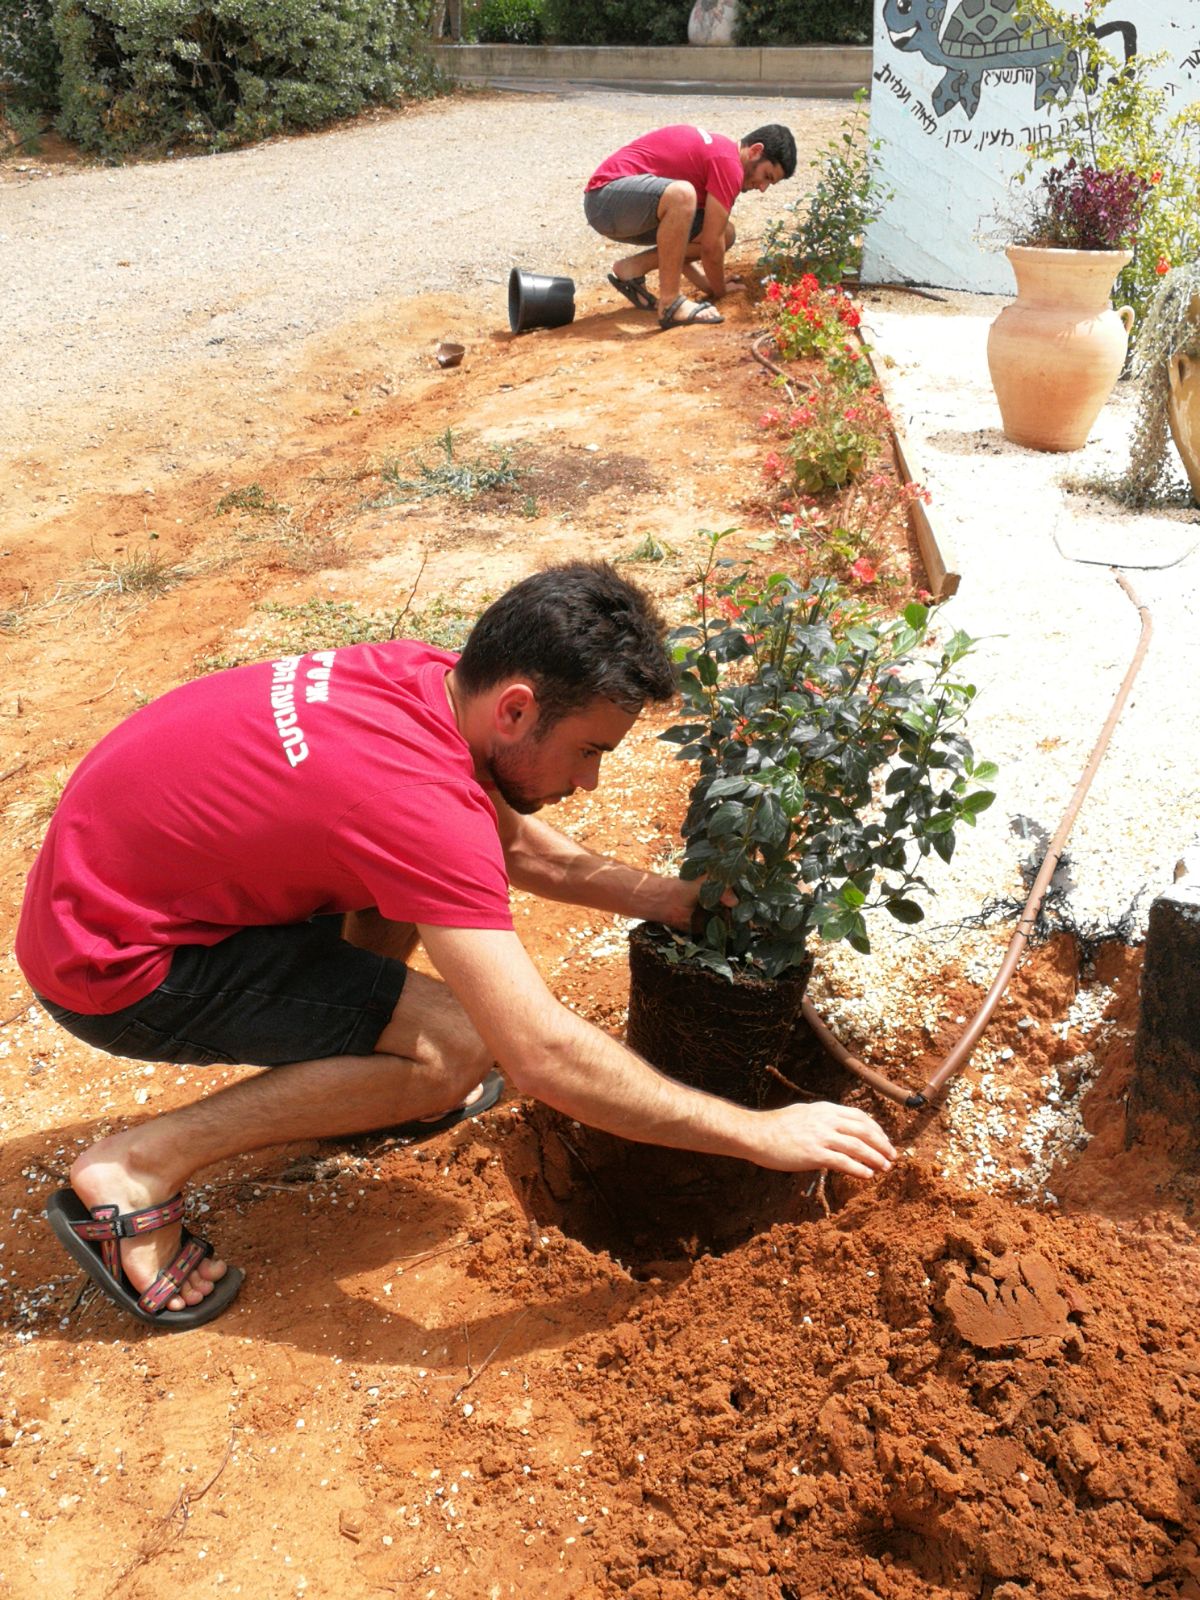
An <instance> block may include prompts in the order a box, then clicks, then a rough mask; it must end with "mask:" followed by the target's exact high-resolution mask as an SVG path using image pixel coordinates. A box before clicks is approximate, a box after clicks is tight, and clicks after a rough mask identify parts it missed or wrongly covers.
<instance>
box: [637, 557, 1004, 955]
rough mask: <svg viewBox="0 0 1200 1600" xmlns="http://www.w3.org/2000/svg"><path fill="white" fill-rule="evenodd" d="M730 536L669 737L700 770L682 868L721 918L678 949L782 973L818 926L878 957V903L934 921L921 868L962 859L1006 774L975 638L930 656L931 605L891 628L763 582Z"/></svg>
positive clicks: (908, 610)
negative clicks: (982, 719)
mask: <svg viewBox="0 0 1200 1600" xmlns="http://www.w3.org/2000/svg"><path fill="white" fill-rule="evenodd" d="M729 532H732V530H731V529H726V530H724V532H722V533H709V534H708V539H709V541H710V555H709V561H708V565H707V568H706V570H705V572H704V575H703V577H702V580H701V588H700V593H701V599H700V617H699V620H698V622H697V623H696V624H694V625H690V626H687V627H683V628H677V629H676V630H675V631H674V633H673V634H672V635H671V638H672V642H673V644H674V647H675V655H676V659H677V660H678V661H679V662H680V665H681V668H682V670H681V674H680V688H681V691H682V694H683V703H684V709H683V720H681V721H680V722H679V723H678V724H676V725H675V726H674V727H672V728H668V729H667V731H666V732H665V733H664V734H663V735H662V737H663V738H664V739H666V740H668V741H670V742H671V743H674V744H678V745H681V746H682V748H681V749H680V751H679V757H680V759H681V760H687V759H691V760H695V761H698V762H699V763H700V776H699V777H698V778H697V780H696V783H695V784H694V786H693V788H692V792H691V797H690V802H689V805H688V811H687V816H686V818H685V820H684V824H683V837H684V840H685V849H684V856H683V865H682V868H681V875H682V876H683V877H684V878H703V880H704V882H703V883H702V885H701V888H700V907H701V908H702V915H701V917H699V918H698V919H697V922H701V921H702V922H703V927H702V928H698V927H697V924H696V923H694V924H693V937H692V938H691V939H685V938H684V937H683V936H682V935H679V934H676V935H674V936H673V939H674V945H675V954H674V956H673V957H671V956H669V957H668V959H675V960H684V961H691V962H696V963H698V964H700V965H703V966H708V967H711V968H712V969H713V970H714V971H717V972H720V973H722V974H723V975H724V976H726V977H729V976H731V975H732V972H733V970H734V969H735V968H736V969H737V970H739V971H742V972H746V971H749V972H752V973H754V974H755V975H758V976H762V977H768V978H775V977H778V976H779V975H780V974H781V973H783V972H786V971H787V970H788V969H789V968H790V967H795V966H799V965H801V964H802V962H803V961H804V960H805V948H806V945H807V943H808V941H809V940H810V939H811V938H812V937H813V936H814V935H817V936H819V937H821V938H823V939H826V940H837V939H845V940H847V941H848V942H849V943H850V944H851V945H852V946H853V947H854V948H855V949H856V950H862V951H866V950H868V949H869V948H870V946H869V944H868V940H867V929H866V924H865V922H864V919H863V913H864V912H865V911H867V910H869V909H871V908H872V907H874V906H882V907H885V908H886V909H887V910H888V911H889V912H891V914H892V916H893V917H895V918H896V919H897V920H898V921H899V922H903V923H914V922H919V921H921V919H922V917H923V915H924V913H923V912H922V910H921V907H920V905H919V904H918V902H917V900H916V898H914V896H915V895H916V894H918V893H920V892H921V891H922V890H927V889H928V887H929V886H928V884H927V883H926V882H925V880H924V878H923V877H922V876H921V873H920V867H921V864H922V862H923V860H924V859H926V858H928V856H929V855H930V854H931V853H933V854H935V855H937V856H939V857H940V858H941V859H942V860H943V861H949V860H950V858H951V855H952V854H953V852H954V842H955V830H956V828H958V827H959V825H960V824H963V823H965V824H967V825H968V826H973V825H974V823H975V819H976V817H977V816H978V815H979V814H980V813H981V812H983V811H985V810H986V809H987V808H988V806H989V805H991V803H992V801H993V799H994V798H995V796H994V795H993V794H992V793H991V791H990V790H988V789H986V788H984V787H982V786H983V785H984V784H985V783H987V782H988V781H989V780H990V779H991V778H992V777H993V776H994V775H995V772H996V768H995V767H994V766H993V765H992V764H991V763H990V762H976V760H975V757H974V753H973V751H972V749H971V746H970V744H969V743H968V741H967V739H966V738H965V736H964V733H963V725H964V720H965V717H966V714H967V710H968V707H969V706H970V704H971V701H972V699H973V698H974V695H975V690H974V687H973V686H972V685H971V684H969V683H967V682H964V681H963V680H962V678H961V677H960V676H959V671H958V666H959V663H960V662H961V661H962V659H963V657H964V656H966V655H967V654H968V652H969V651H970V649H971V647H972V644H973V643H974V641H973V640H971V639H970V638H968V636H967V635H966V634H965V633H961V632H955V633H952V634H950V635H949V636H948V637H947V638H945V639H944V640H943V641H942V644H941V648H940V650H937V651H936V652H934V653H933V659H932V661H929V660H927V659H923V658H924V657H926V656H927V654H928V653H929V646H930V645H931V643H932V640H931V636H930V625H931V620H932V616H933V613H932V612H931V610H930V608H929V607H928V606H924V605H919V604H917V603H915V602H914V603H913V604H911V605H908V606H906V607H905V608H904V612H903V615H902V616H899V617H895V618H892V619H890V620H886V621H878V620H875V619H872V618H871V617H870V616H869V615H868V614H867V613H866V612H865V610H864V609H863V607H862V606H861V604H860V603H859V602H856V601H855V600H854V598H853V597H852V596H850V595H848V594H846V593H845V592H844V591H843V590H840V589H839V587H838V586H837V584H835V583H833V582H832V581H831V580H829V579H818V580H817V581H815V582H814V583H813V584H811V585H809V586H808V587H807V588H806V587H804V586H803V585H801V584H799V583H797V582H796V581H795V580H794V579H792V578H789V577H788V576H787V575H786V574H784V573H773V574H771V576H770V577H768V578H767V579H766V580H765V582H763V583H761V584H755V583H753V582H751V581H750V580H749V579H748V577H747V575H746V571H745V569H744V568H740V569H739V568H738V567H737V566H736V564H735V563H732V562H729V561H725V560H718V559H717V558H716V550H717V547H718V545H719V543H720V541H721V540H722V539H723V538H724V537H725V535H726V534H727V533H729ZM721 569H724V570H723V571H722V570H721ZM726 890H732V892H733V894H734V896H736V902H735V904H733V905H732V906H727V905H725V904H723V903H722V897H723V896H724V894H725V891H726Z"/></svg>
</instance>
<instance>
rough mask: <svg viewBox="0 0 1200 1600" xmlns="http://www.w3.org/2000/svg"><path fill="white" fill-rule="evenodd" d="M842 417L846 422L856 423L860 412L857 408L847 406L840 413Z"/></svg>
mask: <svg viewBox="0 0 1200 1600" xmlns="http://www.w3.org/2000/svg"><path fill="white" fill-rule="evenodd" d="M842 416H843V417H844V418H845V420H846V421H847V422H857V421H858V419H859V418H860V417H861V416H862V411H861V410H860V408H859V407H858V406H847V407H846V409H845V410H844V411H843V412H842Z"/></svg>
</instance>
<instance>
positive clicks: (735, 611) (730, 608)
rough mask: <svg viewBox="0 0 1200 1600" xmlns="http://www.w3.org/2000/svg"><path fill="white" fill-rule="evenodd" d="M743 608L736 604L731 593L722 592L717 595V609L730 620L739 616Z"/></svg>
mask: <svg viewBox="0 0 1200 1600" xmlns="http://www.w3.org/2000/svg"><path fill="white" fill-rule="evenodd" d="M744 609H745V607H744V606H740V605H738V603H737V601H736V600H734V599H733V597H732V596H731V595H727V594H722V595H718V596H717V610H718V611H720V612H721V614H722V615H723V616H726V617H729V618H730V619H731V620H736V619H737V618H738V617H740V616H741V614H742V612H743V610H744Z"/></svg>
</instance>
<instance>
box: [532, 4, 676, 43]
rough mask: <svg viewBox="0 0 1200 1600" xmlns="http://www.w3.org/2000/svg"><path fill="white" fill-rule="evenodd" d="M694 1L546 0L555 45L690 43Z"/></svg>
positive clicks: (549, 30)
mask: <svg viewBox="0 0 1200 1600" xmlns="http://www.w3.org/2000/svg"><path fill="white" fill-rule="evenodd" d="M691 10H692V0H659V3H657V4H655V3H652V0H610V3H609V4H607V5H597V4H596V0H545V4H544V6H543V11H542V15H543V19H544V21H545V27H546V34H547V36H548V37H549V38H550V39H552V40H553V41H554V43H555V44H650V45H661V44H686V43H687V29H688V17H689V16H690V15H691Z"/></svg>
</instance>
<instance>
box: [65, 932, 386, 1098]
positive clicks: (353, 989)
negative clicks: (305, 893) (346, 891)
mask: <svg viewBox="0 0 1200 1600" xmlns="http://www.w3.org/2000/svg"><path fill="white" fill-rule="evenodd" d="M341 929H342V919H341V917H340V916H323V917H313V918H312V919H311V920H310V921H308V922H300V923H296V924H293V925H290V926H288V927H283V928H243V929H242V930H241V931H240V932H239V933H235V934H232V935H231V936H230V937H229V938H228V939H223V940H222V941H221V943H220V944H214V945H198V944H188V945H181V946H180V947H179V949H177V950H176V952H175V954H174V956H173V958H172V960H171V970H170V971H169V972H168V974H167V976H166V977H165V978H164V979H163V981H162V983H160V984H159V986H158V988H157V989H154V990H152V991H151V993H150V994H148V995H146V996H145V998H144V999H142V1000H135V1001H134V1003H133V1004H132V1005H130V1006H125V1007H123V1008H122V1009H121V1010H120V1011H113V1012H110V1013H109V1014H108V1015H107V1016H103V1017H96V1016H84V1015H81V1014H80V1013H79V1012H76V1011H68V1010H66V1009H65V1008H64V1007H63V1006H56V1005H55V1004H54V1003H53V1001H50V1000H46V999H44V998H43V997H42V996H41V995H39V996H38V999H39V1000H41V1003H42V1004H43V1005H44V1006H45V1008H46V1010H47V1011H48V1012H49V1013H50V1015H51V1016H52V1017H53V1018H54V1020H55V1021H56V1022H59V1023H61V1024H62V1026H63V1027H64V1028H66V1030H67V1032H68V1033H72V1034H74V1035H75V1037H76V1038H77V1039H82V1040H83V1041H84V1043H85V1044H90V1045H94V1046H95V1047H96V1048H97V1049H98V1050H107V1051H108V1052H109V1054H110V1055H116V1056H129V1057H131V1058H132V1059H133V1060H135V1061H175V1062H179V1063H180V1064H182V1065H187V1066H208V1065H209V1064H211V1063H212V1062H222V1063H225V1064H227V1065H242V1066H248V1067H278V1066H283V1065H285V1064H286V1063H287V1062H289V1061H322V1060H325V1059H327V1058H328V1057H330V1056H369V1055H371V1054H372V1052H373V1051H374V1049H375V1045H376V1043H377V1042H378V1040H379V1036H380V1034H381V1033H382V1032H383V1030H384V1028H385V1027H386V1026H387V1024H388V1023H389V1021H390V1020H391V1016H392V1012H393V1011H394V1009H395V1006H396V1002H397V1000H399V998H400V993H401V990H402V989H403V988H404V980H405V977H406V976H407V973H408V969H407V967H406V966H405V965H404V963H403V962H402V961H394V960H392V959H391V958H390V957H388V956H379V955H374V954H373V953H372V952H371V951H369V950H359V949H358V948H356V947H355V946H354V945H350V944H347V943H346V941H345V940H344V939H343V938H342V936H341Z"/></svg>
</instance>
